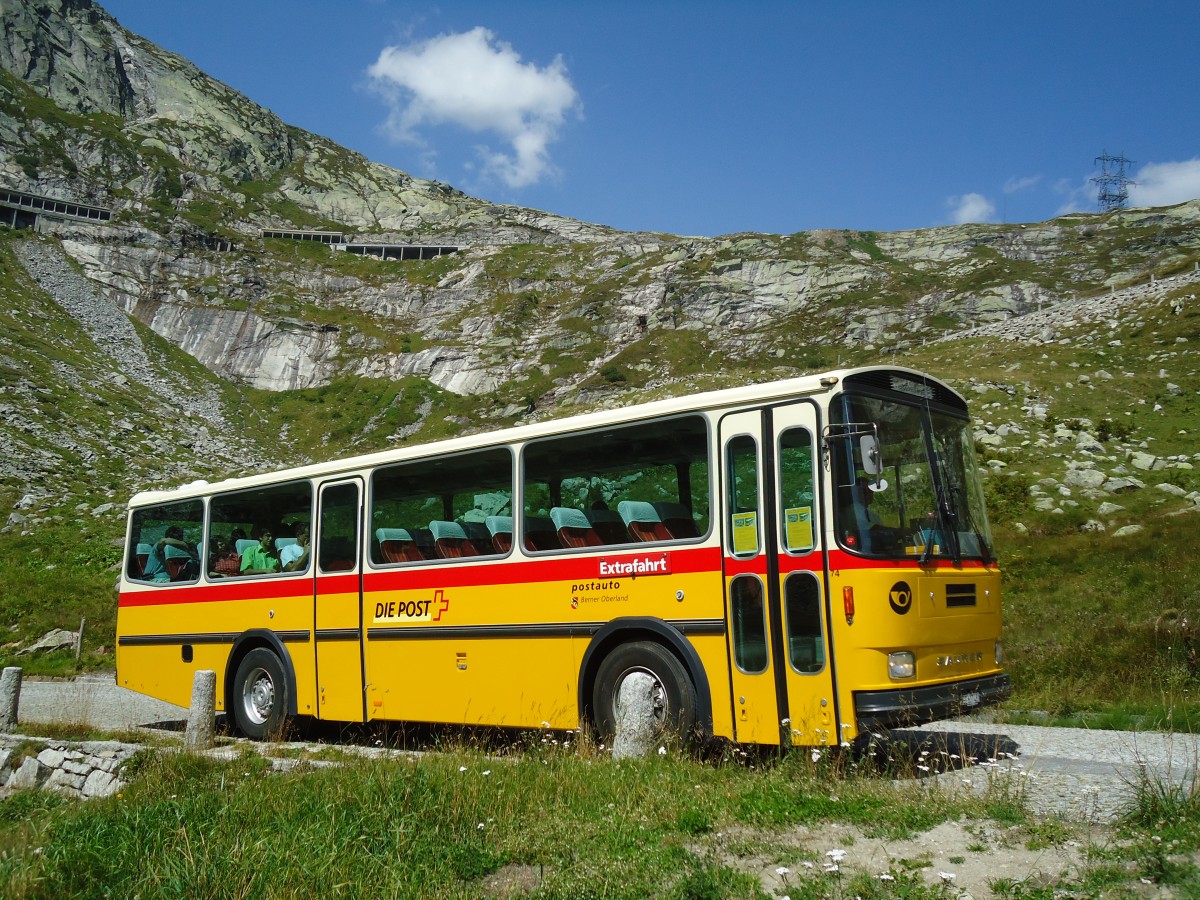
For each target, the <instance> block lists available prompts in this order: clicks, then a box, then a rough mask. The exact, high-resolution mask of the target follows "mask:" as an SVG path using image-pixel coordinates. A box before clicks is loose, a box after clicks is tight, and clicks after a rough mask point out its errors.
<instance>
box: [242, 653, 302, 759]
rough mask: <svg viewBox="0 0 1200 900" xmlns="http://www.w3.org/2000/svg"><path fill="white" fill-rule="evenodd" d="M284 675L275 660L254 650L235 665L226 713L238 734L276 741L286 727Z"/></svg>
mask: <svg viewBox="0 0 1200 900" xmlns="http://www.w3.org/2000/svg"><path fill="white" fill-rule="evenodd" d="M287 693H288V686H287V675H286V673H285V672H284V670H283V663H281V662H280V661H279V657H278V656H276V655H275V654H274V653H272V652H271V651H270V650H268V649H267V648H266V647H255V648H254V649H253V650H251V651H250V652H249V653H247V654H246V655H245V656H244V657H242V661H241V662H240V663H239V664H238V667H237V674H236V675H234V677H233V697H232V698H231V700H232V702H231V703H230V705H229V706H230V711H231V712H232V714H233V721H234V723H235V724H236V725H237V729H238V731H240V732H241V733H242V734H244V735H245V736H246V737H248V738H252V739H254V740H257V741H262V740H266V739H267V738H274V737H280V736H282V734H283V731H284V728H285V726H286V724H287V710H288V699H289V698H288V695H287Z"/></svg>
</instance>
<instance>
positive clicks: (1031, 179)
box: [1004, 175, 1042, 194]
mask: <svg viewBox="0 0 1200 900" xmlns="http://www.w3.org/2000/svg"><path fill="white" fill-rule="evenodd" d="M1041 180H1042V176H1041V175H1028V176H1026V177H1024V178H1010V179H1008V181H1006V182H1004V193H1006V194H1015V193H1017V192H1018V191H1025V190H1028V189H1029V188H1031V187H1033V186H1035V185H1036V184H1038V183H1039V182H1041Z"/></svg>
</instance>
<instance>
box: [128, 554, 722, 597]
mask: <svg viewBox="0 0 1200 900" xmlns="http://www.w3.org/2000/svg"><path fill="white" fill-rule="evenodd" d="M622 549H624V548H622ZM645 552H646V551H645V550H639V551H638V553H639V554H643V555H644V554H645ZM656 552H657V551H656ZM662 552H664V553H667V554H669V555H670V558H671V574H672V575H684V574H693V573H696V572H713V571H717V570H719V568H720V562H721V552H720V550H719V548H717V547H696V548H689V549H685V550H670V549H667V550H664V551H662ZM619 556H620V554H611V553H610V554H604V555H603V556H601V555H596V556H582V557H581V556H572V557H566V558H562V557H555V558H550V559H544V560H521V561H519V562H504V561H495V560H492V561H481V562H480V563H478V564H471V563H465V564H464V563H447V564H443V565H432V566H413V567H397V568H395V569H388V570H385V571H368V572H366V573H365V574H364V575H363V587H364V590H365V591H366V592H367V593H371V592H374V591H387V590H425V589H428V588H439V587H440V588H464V587H483V586H486V585H489V584H496V585H502V584H534V583H538V582H553V581H583V580H585V579H586V580H589V581H593V580H596V579H598V578H600V575H599V571H600V562H599V561H600V559H601V558H604V559H610V558H616V557H619ZM358 577H359V576H358V575H357V573H356V574H351V575H322V576H318V577H317V592H318V593H319V594H322V595H324V594H349V593H357V592H358ZM621 577H626V578H662V577H667V576H662V575H637V576H621ZM311 583H312V582H311V581H310V580H309V579H307V578H301V579H294V578H288V579H276V578H263V579H257V580H254V581H243V580H241V579H237V580H231V581H229V582H228V583H217V584H196V585H188V586H186V587H184V586H169V587H162V588H158V589H153V588H152V589H149V590H140V591H123V592H122V593H121V597H120V601H119V603H118V605H119V606H125V607H133V606H159V605H167V604H174V603H219V602H223V601H230V600H256V599H258V600H266V599H274V598H277V597H280V598H282V597H300V596H306V595H307V594H308V591H306V590H305V588H306V587H307V586H309V585H311Z"/></svg>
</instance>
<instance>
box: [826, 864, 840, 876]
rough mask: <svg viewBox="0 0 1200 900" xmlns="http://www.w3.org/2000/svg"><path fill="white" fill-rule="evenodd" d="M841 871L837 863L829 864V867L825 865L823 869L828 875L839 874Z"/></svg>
mask: <svg viewBox="0 0 1200 900" xmlns="http://www.w3.org/2000/svg"><path fill="white" fill-rule="evenodd" d="M841 870H842V867H841V866H839V865H838V864H837V863H829V865H827V866H826V867H825V871H826V872H829V873H830V874H833V873H834V872H840V871H841Z"/></svg>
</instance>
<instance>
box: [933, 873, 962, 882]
mask: <svg viewBox="0 0 1200 900" xmlns="http://www.w3.org/2000/svg"><path fill="white" fill-rule="evenodd" d="M957 877H958V876H957V875H955V874H954V873H953V872H938V878H940V879H942V881H944V882H945V883H946V884H949V883H950V882H952V881H953V880H954V879H955V878H957Z"/></svg>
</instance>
